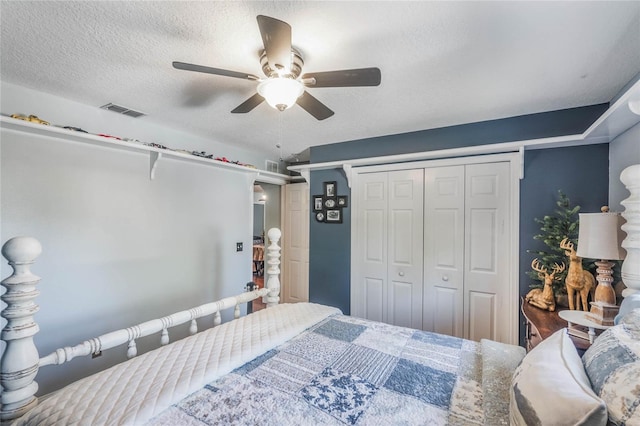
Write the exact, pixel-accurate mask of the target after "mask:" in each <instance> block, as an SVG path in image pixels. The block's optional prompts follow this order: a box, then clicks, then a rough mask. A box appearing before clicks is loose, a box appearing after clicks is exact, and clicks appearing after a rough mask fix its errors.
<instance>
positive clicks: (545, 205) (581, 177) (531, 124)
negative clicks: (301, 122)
mask: <svg viewBox="0 0 640 426" xmlns="http://www.w3.org/2000/svg"><path fill="white" fill-rule="evenodd" d="M607 107H608V104H599V105H593V106H588V107H581V108H572V109H568V110H561V111H553V112H547V113H540V114H531V115H525V116H519V117H511V118H506V119H501V120H492V121H485V122H481V123H471V124H464V125H460V126H452V127H444V128H439V129H431V130H424V131H420V132H412V133H404V134H399V135H391V136H384V137H379V138H370V139H362V140H357V141H351V142H342V143H337V144H331V145H323V146H317V147H312V148H311V152H310V158H311V163H319V162H325V161H336V160H345V159H354V158H364V157H373V156H381V155H392V154H403V153H409V152H422V151H431V150H438V149H447V148H460V147H465V146H476V145H485V144H492V143H500V142H511V141H517V140H527V139H534V138H542V137H552V136H563V135H570V134H578V133H582V132H583V131H584V130H586V129H587V128H588V127H589V126H590V125H591V124H592V123H593V122H594V121H595V120H596V119H597V118H598V117H599V116H600V115H601V114H602V113H603V112H604V111H605V110H606V109H607ZM325 181H336V182H337V183H338V194H339V195H348V196H349V197H351V193H350V189H349V188H348V187H347V182H346V179H345V176H344V174H343V173H342V171H340V170H337V169H333V170H322V171H314V172H312V173H311V182H310V190H311V195H315V194H322V183H323V182H325ZM520 182H521V183H520V185H521V186H520V199H521V210H520V227H521V229H520V245H521V248H520V270H521V280H520V283H518V285H519V288H520V293H521V294H522V295H524V294H526V292H527V291H528V289H529V282H528V281H527V279H528V278H527V277H526V275H525V271H526V270H527V269H528V268H529V265H530V263H531V259H532V258H531V255H529V254H528V253H527V252H526V250H527V249H535V246H534V245H533V243H534V240H533V235H535V234H536V233H538V228H537V225H536V224H535V222H534V220H533V219H534V218H535V217H542V216H543V215H544V214H547V213H549V212H553V210H554V209H555V207H556V205H555V201H556V196H557V190H558V189H562V190H563V192H565V193H566V194H567V195H568V196H569V198H570V199H571V201H572V202H574V203H575V204H579V205H581V206H582V211H585V212H586V211H598V210H599V207H600V206H601V205H603V204H606V201H607V191H608V144H600V145H591V146H579V147H569V148H556V149H546V150H532V151H526V153H525V179H524V180H521V181H520ZM350 210H351V208H350V207H348V208H346V209H344V210H343V212H344V222H343V223H342V224H325V223H318V222H316V220H315V216H314V215H313V214H312V216H311V218H310V235H309V238H310V240H309V246H310V250H309V300H310V301H312V302H317V303H323V304H327V305H331V306H336V307H338V308H340V309H342V311H343V312H344V313H346V314H349V313H350V303H351V300H350V283H349V282H350V274H351V265H350V255H351V254H350V250H351V211H350ZM521 336H522V332H521Z"/></svg>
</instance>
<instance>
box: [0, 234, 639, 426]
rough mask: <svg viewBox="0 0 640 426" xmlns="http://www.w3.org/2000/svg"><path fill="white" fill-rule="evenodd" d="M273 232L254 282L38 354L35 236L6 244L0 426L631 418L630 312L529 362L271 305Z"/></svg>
mask: <svg viewBox="0 0 640 426" xmlns="http://www.w3.org/2000/svg"><path fill="white" fill-rule="evenodd" d="M279 237H280V232H279V231H278V230H275V229H272V230H270V231H269V238H270V241H271V244H270V245H269V246H268V249H267V258H268V261H267V265H268V266H269V267H268V269H267V271H266V274H267V276H268V278H267V283H266V286H265V288H264V289H260V290H255V291H251V292H247V293H243V294H241V295H238V296H235V297H231V298H226V299H223V300H221V301H218V302H213V303H209V304H205V305H202V306H200V307H197V308H193V309H190V310H188V311H182V312H178V313H176V314H172V315H170V316H168V317H164V318H161V319H158V320H152V321H148V322H145V323H142V324H139V325H137V326H133V327H130V328H127V329H123V330H118V331H115V332H112V333H108V334H106V335H103V336H100V337H98V338H95V339H91V340H89V341H86V342H82V343H81V344H79V345H77V346H74V347H66V348H61V349H59V350H57V351H55V352H53V353H52V354H49V355H47V356H44V357H42V358H40V356H39V354H38V352H37V349H36V348H35V345H34V344H33V341H32V336H33V334H35V332H37V325H36V324H35V322H33V313H34V312H35V311H36V310H37V306H36V305H35V303H34V302H33V299H34V298H35V297H36V296H37V291H36V290H35V284H37V282H38V281H39V278H38V277H36V276H34V275H32V274H31V272H30V265H31V263H33V260H34V259H35V258H36V257H37V255H38V254H39V250H40V249H39V243H37V241H36V240H34V239H29V238H17V239H13V240H10V241H9V242H7V243H6V244H5V246H4V247H3V255H4V256H5V257H6V258H7V259H8V260H9V263H10V264H11V266H12V267H13V268H14V273H13V275H11V276H10V277H8V278H6V279H5V280H3V282H2V284H3V286H5V287H6V288H7V293H5V295H3V297H2V298H3V300H4V301H5V302H6V303H7V305H8V306H7V308H6V309H5V310H4V311H3V314H2V315H3V316H4V317H5V318H7V320H8V323H7V326H6V327H5V329H4V330H3V334H2V338H3V340H4V341H5V342H6V349H5V353H4V354H3V358H2V369H1V371H0V374H1V375H0V379H1V380H2V386H3V394H2V397H1V398H2V404H3V405H2V408H1V409H0V415H2V419H3V421H6V422H7V423H8V422H12V424H15V425H54V424H55V425H66V424H77V425H124V424H140V425H194V426H195V425H213V424H247V425H249V424H251V425H254V424H274V425H286V424H292V425H300V424H327V425H330V424H336V425H343V424H347V425H381V424H436V425H441V424H456V425H502V424H505V425H506V424H521V425H525V424H527V425H533V424H542V425H545V424H558V425H560V424H589V425H592V424H593V425H597V424H603V425H604V424H606V423H607V421H613V422H615V424H627V425H633V424H640V420H639V419H640V409H638V410H636V407H637V406H638V405H639V404H640V399H639V398H640V391H638V389H636V388H637V383H638V378H639V377H640V361H639V360H640V348H639V347H638V346H639V345H638V343H639V342H640V331H639V330H640V325H639V324H640V321H638V317H640V310H638V309H636V310H632V311H631V312H630V313H629V314H627V315H626V316H625V319H623V320H622V323H621V324H620V325H619V326H616V327H613V328H611V329H610V330H608V331H607V332H605V333H603V335H602V336H601V337H600V338H598V340H597V341H596V344H594V345H593V346H592V348H591V349H589V350H588V351H587V353H586V354H585V358H584V359H581V358H580V357H579V356H578V354H577V352H576V350H575V347H573V344H572V343H571V341H570V340H569V338H568V336H567V333H566V331H565V330H561V331H560V332H558V333H556V334H554V335H553V336H551V337H550V338H548V339H546V340H545V341H543V342H542V343H541V344H539V345H538V346H537V347H536V348H535V349H534V350H533V351H531V352H530V353H529V354H527V355H526V356H525V351H524V349H523V348H521V347H518V346H512V345H506V344H502V343H498V342H493V341H489V340H482V341H480V342H473V341H469V340H464V339H459V338H455V337H451V336H444V335H439V334H435V333H430V332H425V331H421V330H414V329H408V328H403V327H397V326H393V325H389V324H383V323H378V322H374V321H369V320H363V319H359V318H354V317H350V316H347V315H343V314H342V313H341V312H340V311H339V310H338V309H336V308H332V307H328V306H323V305H319V304H313V303H299V304H278V298H279V297H278V294H279V286H280V283H279V279H278V274H279V269H278V265H279V251H280V248H279V247H278V246H277V242H278V240H279ZM258 297H263V298H264V299H265V301H266V302H267V308H266V309H264V310H261V311H258V312H255V313H252V314H250V315H247V316H245V317H241V318H240V317H238V316H239V309H238V306H239V305H240V304H241V303H246V302H247V301H248V300H251V299H253V298H258ZM226 308H234V309H235V312H236V315H235V316H236V319H234V320H233V321H230V322H226V323H223V324H220V321H219V313H220V311H221V310H222V309H226ZM204 315H214V318H215V319H214V323H216V324H217V325H216V326H215V327H213V328H210V329H207V330H204V331H201V332H197V333H196V332H195V330H193V333H194V334H193V335H191V336H189V337H187V338H185V339H182V340H179V341H176V342H173V343H170V344H169V343H168V334H167V332H166V330H167V329H168V328H169V327H171V326H173V325H176V324H183V323H185V322H189V321H191V323H192V325H194V324H195V319H196V318H199V317H201V316H204ZM194 327H195V325H194ZM154 333H159V334H160V336H161V342H162V344H163V345H162V346H161V347H160V348H158V349H155V350H152V351H150V352H147V353H144V354H141V355H137V353H136V352H137V351H136V347H135V339H137V338H139V337H140V336H144V335H149V334H154ZM599 342H602V344H601V345H598V343H599ZM125 343H126V344H127V351H128V354H129V355H130V357H131V359H129V360H128V361H126V362H124V363H122V364H118V365H116V366H114V367H111V368H109V369H107V370H104V371H101V372H99V373H97V374H94V375H92V376H89V377H86V378H84V379H81V380H79V381H77V382H74V383H72V384H71V385H68V386H66V387H65V388H62V389H60V390H58V391H55V392H53V393H52V394H50V395H46V396H45V397H42V398H40V399H39V400H38V398H35V397H34V394H35V392H36V391H37V384H36V381H34V379H35V378H36V374H37V370H38V369H39V368H41V367H44V366H46V365H51V364H61V363H63V362H68V361H70V360H71V359H73V358H74V357H76V356H85V355H90V354H94V353H97V352H99V351H102V350H106V349H108V348H111V347H117V346H122V345H124V344H125ZM621 354H623V355H621ZM605 371H606V372H608V373H607V374H604V372H605ZM612 371H613V373H610V372H612ZM609 373H610V374H609ZM592 382H593V383H594V384H595V385H594V386H592Z"/></svg>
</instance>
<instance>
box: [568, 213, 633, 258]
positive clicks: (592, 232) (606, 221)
mask: <svg viewBox="0 0 640 426" xmlns="http://www.w3.org/2000/svg"><path fill="white" fill-rule="evenodd" d="M620 225H622V216H620V213H580V232H579V233H578V251H577V253H576V254H577V255H578V256H580V257H583V258H587V259H602V260H621V259H624V257H625V254H626V252H625V250H624V249H623V248H622V247H621V243H622V240H623V239H624V237H625V233H624V232H623V231H622V229H620Z"/></svg>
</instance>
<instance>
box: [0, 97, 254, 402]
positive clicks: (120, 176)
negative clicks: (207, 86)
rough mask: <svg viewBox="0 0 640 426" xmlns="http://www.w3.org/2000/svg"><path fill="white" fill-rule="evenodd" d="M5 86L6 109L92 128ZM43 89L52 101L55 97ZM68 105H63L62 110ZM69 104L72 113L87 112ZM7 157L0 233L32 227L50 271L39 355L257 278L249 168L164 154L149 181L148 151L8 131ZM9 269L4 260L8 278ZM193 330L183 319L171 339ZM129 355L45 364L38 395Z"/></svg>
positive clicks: (45, 278)
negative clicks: (10, 95)
mask: <svg viewBox="0 0 640 426" xmlns="http://www.w3.org/2000/svg"><path fill="white" fill-rule="evenodd" d="M6 87H8V86H6V85H3V86H2V90H3V92H2V105H3V107H2V111H3V112H5V111H11V112H14V111H15V112H17V111H21V112H23V113H28V112H31V113H35V114H37V115H41V116H42V117H43V118H48V119H52V120H53V121H54V122H58V120H60V121H63V120H64V121H63V122H64V123H69V124H73V125H79V126H80V127H85V128H86V127H90V126H91V124H89V121H86V122H79V121H82V120H80V119H81V118H82V119H84V118H86V117H84V116H82V117H79V119H78V120H71V115H69V116H68V117H69V119H68V120H65V119H66V118H67V114H62V115H64V117H62V118H57V117H58V116H56V115H55V114H54V112H55V111H54V110H55V107H56V106H55V105H53V104H51V105H49V106H48V107H47V108H46V109H40V108H35V107H33V105H32V104H30V103H29V105H30V107H28V108H25V109H22V108H11V109H9V110H7V109H6V108H5V100H6V99H5V95H6V93H7V92H6V91H5V89H6ZM27 92H28V91H27ZM20 93H26V92H25V91H20ZM34 96H35V98H34V99H36V98H40V99H45V98H46V99H47V100H49V101H53V99H51V98H50V97H49V96H48V95H44V94H37V96H36V95H34ZM18 101H19V100H16V99H13V102H7V103H8V104H18V103H20V102H18ZM67 106H69V104H68V103H67V102H66V101H64V100H60V101H59V108H60V109H61V110H64V108H66V107H67ZM71 107H72V109H73V111H70V110H69V111H66V113H70V112H78V113H80V112H81V111H82V108H81V107H79V106H78V105H71ZM100 114H111V115H113V116H114V117H116V118H118V119H120V118H121V117H119V116H118V115H116V114H113V113H111V112H102V111H101V112H100ZM62 115H60V116H62ZM88 115H89V116H91V114H88ZM95 115H96V116H97V115H98V114H95ZM94 118H95V117H94ZM103 118H104V119H105V120H106V121H108V122H109V124H112V125H113V127H112V128H108V129H105V130H106V131H107V132H113V133H118V134H121V133H120V132H118V131H117V128H118V126H119V125H120V124H121V123H115V122H113V123H112V122H111V119H110V117H108V118H107V117H103ZM122 119H127V120H133V119H130V118H127V117H122ZM106 121H105V122H106ZM115 121H118V120H115ZM114 129H116V131H114ZM146 130H148V131H151V130H153V129H152V128H151V127H149V128H148V129H146ZM157 131H158V134H161V133H162V131H164V130H157ZM134 136H137V137H140V136H139V135H134ZM194 140H196V139H194ZM158 141H159V142H160V140H158ZM202 142H203V143H204V141H202ZM175 145H176V144H174V146H175ZM202 149H206V148H204V145H203V146H202ZM207 150H208V151H209V150H210V148H209V149H207ZM0 154H1V155H0V183H1V186H0V241H1V242H2V243H4V242H5V241H6V240H7V239H9V238H11V237H13V236H17V235H30V236H34V237H36V238H38V239H39V240H40V241H41V242H42V245H43V253H42V255H41V256H40V258H39V259H38V260H37V261H36V264H35V266H34V267H33V271H34V272H35V273H36V274H37V275H39V276H41V277H42V282H41V284H40V285H39V290H40V291H41V294H40V296H39V297H38V298H37V299H36V303H37V304H38V305H40V311H39V312H38V313H37V314H36V320H37V322H38V323H39V324H40V332H39V333H38V334H37V335H36V336H35V341H36V344H37V346H38V347H39V349H40V351H41V355H46V354H47V353H49V352H51V351H52V350H53V349H55V348H57V347H60V346H64V345H73V344H77V343H79V342H81V341H82V340H85V339H87V338H90V337H93V336H95V335H98V334H101V333H104V332H108V331H111V330H114V329H117V328H122V327H126V326H129V325H132V324H135V323H137V322H142V321H145V320H148V319H152V318H156V317H159V316H163V315H167V314H170V313H173V312H175V311H178V310H181V309H186V308H189V307H192V306H196V305H199V304H202V303H206V302H210V301H213V300H216V299H219V298H222V297H226V296H230V295H233V294H237V293H239V292H241V291H243V288H244V285H245V284H246V283H247V282H248V281H250V280H251V269H250V267H249V265H250V264H251V250H250V247H251V243H252V239H251V236H252V223H251V219H252V205H253V203H252V201H253V200H252V187H253V182H250V181H249V180H248V179H249V178H248V177H246V176H245V174H241V173H236V172H232V171H222V170H219V169H216V168H213V167H207V166H201V165H195V164H191V163H186V162H182V161H176V160H171V159H165V160H163V162H162V164H161V165H160V167H159V168H158V170H157V173H156V179H155V180H154V181H151V180H149V177H148V171H149V157H148V155H143V154H138V153H133V152H127V151H122V150H110V149H108V148H102V147H95V146H89V145H86V144H81V143H74V142H62V141H58V140H53V139H47V138H42V137H35V136H27V135H23V134H17V133H13V132H9V131H7V130H2V131H1V133H0ZM262 162H263V161H262ZM236 242H243V244H244V246H245V250H244V251H243V252H240V253H237V252H236V249H235V243H236ZM9 274H10V268H9V266H8V265H7V264H6V262H5V261H4V260H3V261H2V265H1V266H0V276H1V278H5V277H7V276H8V275H9ZM2 292H4V289H2ZM4 306H5V305H4V304H2V307H4ZM243 309H244V307H243ZM230 315H231V313H229V314H228V315H227V318H229V316H230ZM223 319H224V317H223ZM208 320H209V321H211V319H208ZM4 324H5V322H4V320H3V322H2V323H0V326H4ZM185 334H186V327H183V328H181V329H180V330H179V331H177V332H174V333H173V334H172V340H173V336H174V335H185ZM152 341H153V344H154V345H155V343H156V342H158V341H159V336H157V337H156V336H153V338H146V339H144V340H143V341H141V342H138V343H139V349H141V350H144V349H146V348H148V347H150V345H151V342H152ZM0 350H4V345H3V346H2V347H1V348H0ZM125 352H126V346H123V347H122V350H119V349H114V350H112V351H111V352H107V353H105V354H104V355H103V356H102V357H100V358H96V359H94V360H91V359H90V358H88V359H75V360H73V361H71V363H69V364H67V365H65V366H59V367H54V366H48V367H45V368H44V369H42V370H41V371H40V374H39V376H38V378H37V381H38V383H39V384H40V392H39V394H40V395H42V394H44V393H47V392H49V391H51V390H53V389H55V388H58V387H61V386H62V385H64V384H66V383H69V382H72V381H74V380H76V379H77V378H79V377H82V376H85V375H87V374H88V373H90V372H94V371H98V370H100V369H103V368H104V367H106V366H108V365H111V364H113V363H116V362H119V361H122V360H124V359H125Z"/></svg>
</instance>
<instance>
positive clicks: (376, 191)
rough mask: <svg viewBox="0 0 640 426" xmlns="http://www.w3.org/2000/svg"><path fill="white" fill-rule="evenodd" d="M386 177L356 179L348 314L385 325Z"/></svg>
mask: <svg viewBox="0 0 640 426" xmlns="http://www.w3.org/2000/svg"><path fill="white" fill-rule="evenodd" d="M387 175H388V174H387V173H386V172H384V173H372V174H363V175H360V176H358V188H359V191H357V193H355V196H356V197H357V200H356V203H355V206H354V207H355V208H354V215H355V217H356V222H355V223H356V226H357V235H358V238H357V241H356V244H357V250H356V253H357V254H356V255H355V256H357V257H355V258H354V259H353V261H354V268H356V274H357V275H356V276H357V278H356V280H357V281H356V282H355V283H354V288H353V291H352V295H351V311H352V314H353V315H354V316H360V317H363V318H367V319H372V320H375V321H383V322H386V321H387V309H385V307H386V303H385V298H386V294H387V291H388V290H387V269H388V265H387V263H388V256H387V253H388V244H387V238H388V237H387V228H388V226H387V219H388V212H387V203H388V191H387V184H388V182H387V181H388V176H387Z"/></svg>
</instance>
